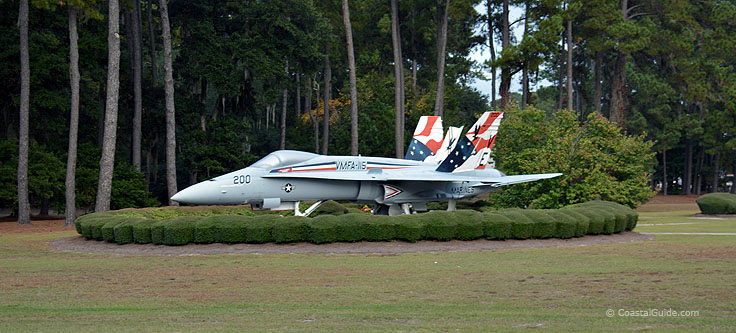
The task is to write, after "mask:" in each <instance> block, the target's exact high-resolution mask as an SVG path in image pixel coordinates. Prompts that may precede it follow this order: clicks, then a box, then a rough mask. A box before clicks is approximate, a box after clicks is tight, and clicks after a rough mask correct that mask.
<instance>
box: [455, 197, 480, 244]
mask: <svg viewBox="0 0 736 333" xmlns="http://www.w3.org/2000/svg"><path fill="white" fill-rule="evenodd" d="M479 202H480V203H483V202H485V201H482V200H479V201H476V202H475V203H479ZM478 207H483V206H478ZM454 215H455V217H456V220H457V229H456V230H455V239H459V240H473V239H478V238H481V237H483V221H482V219H483V214H481V213H480V212H478V211H475V210H458V211H455V212H454Z"/></svg>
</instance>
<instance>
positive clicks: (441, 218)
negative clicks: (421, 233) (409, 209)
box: [421, 211, 459, 241]
mask: <svg viewBox="0 0 736 333" xmlns="http://www.w3.org/2000/svg"><path fill="white" fill-rule="evenodd" d="M454 213H455V212H447V211H434V212H429V213H424V214H421V216H422V218H423V221H424V225H425V230H426V231H425V232H426V238H427V239H431V240H438V241H448V240H452V239H455V237H456V235H457V225H458V220H459V218H458V216H457V215H455V214H454Z"/></svg>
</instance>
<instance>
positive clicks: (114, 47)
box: [95, 0, 120, 212]
mask: <svg viewBox="0 0 736 333" xmlns="http://www.w3.org/2000/svg"><path fill="white" fill-rule="evenodd" d="M108 8H109V9H108V13H109V14H108V15H109V23H108V32H107V45H108V52H107V54H108V55H107V58H108V59H107V98H106V101H105V130H104V134H103V140H102V156H101V157H100V178H99V182H98V185H97V199H96V201H95V211H96V212H106V211H108V210H110V193H111V191H112V173H113V168H114V165H115V143H116V140H117V125H118V94H119V89H120V35H119V34H118V31H119V26H120V4H119V3H118V0H110V1H109V4H108Z"/></svg>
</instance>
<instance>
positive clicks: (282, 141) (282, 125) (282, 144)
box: [279, 60, 289, 149]
mask: <svg viewBox="0 0 736 333" xmlns="http://www.w3.org/2000/svg"><path fill="white" fill-rule="evenodd" d="M284 71H285V72H286V75H287V76H288V75H289V61H288V60H287V61H286V65H285V66H284ZM288 98H289V90H288V89H287V88H286V84H284V89H282V90H281V121H280V122H279V129H280V130H281V135H279V149H285V148H286V103H287V102H288Z"/></svg>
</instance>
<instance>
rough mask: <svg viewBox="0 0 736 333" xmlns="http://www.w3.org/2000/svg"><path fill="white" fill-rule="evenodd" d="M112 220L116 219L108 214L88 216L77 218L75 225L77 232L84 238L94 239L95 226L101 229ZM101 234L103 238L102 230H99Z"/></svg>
mask: <svg viewBox="0 0 736 333" xmlns="http://www.w3.org/2000/svg"><path fill="white" fill-rule="evenodd" d="M111 218H114V216H112V215H110V214H107V213H92V214H86V215H82V216H80V217H79V218H77V220H76V221H75V222H74V225H75V228H76V229H77V232H79V233H80V235H82V236H83V237H84V238H87V239H93V238H94V237H93V235H92V229H93V226H95V227H97V225H99V228H102V225H104V224H105V223H107V222H108V221H110V220H109V219H111ZM99 234H100V236H101V234H102V230H99Z"/></svg>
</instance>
